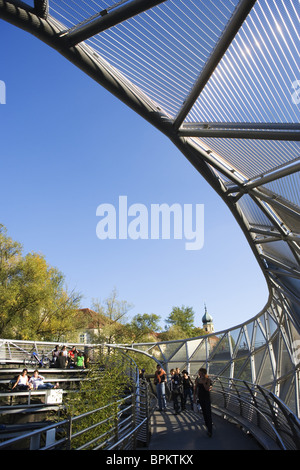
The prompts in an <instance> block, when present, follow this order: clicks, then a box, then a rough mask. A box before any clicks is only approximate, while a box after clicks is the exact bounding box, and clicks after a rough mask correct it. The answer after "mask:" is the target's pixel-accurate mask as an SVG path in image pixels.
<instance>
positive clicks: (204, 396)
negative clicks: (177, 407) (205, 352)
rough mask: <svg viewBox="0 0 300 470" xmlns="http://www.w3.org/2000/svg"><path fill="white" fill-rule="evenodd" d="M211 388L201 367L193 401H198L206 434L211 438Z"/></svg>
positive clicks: (204, 370) (210, 382)
mask: <svg viewBox="0 0 300 470" xmlns="http://www.w3.org/2000/svg"><path fill="white" fill-rule="evenodd" d="M211 388H212V381H211V379H210V378H209V376H208V375H207V370H206V369H204V368H203V367H202V368H201V369H199V372H198V377H197V378H196V380H195V387H194V401H195V400H196V399H198V403H199V404H200V406H201V410H202V413H203V418H204V422H205V425H206V427H207V434H208V435H209V437H211V436H212V416H211V401H210V391H211Z"/></svg>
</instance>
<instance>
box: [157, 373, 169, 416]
mask: <svg viewBox="0 0 300 470" xmlns="http://www.w3.org/2000/svg"><path fill="white" fill-rule="evenodd" d="M154 384H155V385H156V393H157V399H158V408H159V411H165V410H166V408H167V403H166V373H165V371H164V370H163V368H162V367H161V365H160V364H157V366H156V371H155V376H154Z"/></svg>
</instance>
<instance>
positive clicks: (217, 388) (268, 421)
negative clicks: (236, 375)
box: [211, 377, 300, 450]
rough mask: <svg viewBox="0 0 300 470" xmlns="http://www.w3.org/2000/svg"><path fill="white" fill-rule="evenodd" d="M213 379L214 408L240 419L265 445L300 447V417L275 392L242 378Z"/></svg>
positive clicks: (283, 448) (223, 413) (290, 448)
mask: <svg viewBox="0 0 300 470" xmlns="http://www.w3.org/2000/svg"><path fill="white" fill-rule="evenodd" d="M212 379H213V381H214V383H213V388H212V392H211V399H212V407H213V409H214V410H216V411H220V412H221V413H222V415H223V416H224V417H228V418H230V419H232V420H233V421H235V422H238V423H239V424H240V425H241V426H243V427H244V428H245V429H246V430H248V431H249V432H250V433H251V434H252V435H253V436H254V437H255V438H256V439H257V440H258V441H259V442H260V443H261V445H262V446H263V447H264V448H266V449H281V450H297V449H298V450H299V449H300V420H299V419H298V418H297V417H296V416H295V415H294V414H293V413H292V412H291V411H290V410H289V409H288V408H287V406H286V405H285V404H284V403H283V402H282V401H281V400H280V399H279V398H278V397H276V396H275V395H274V394H273V393H272V392H270V391H268V390H266V389H264V388H262V387H260V386H259V385H255V384H250V383H248V382H245V381H242V380H237V379H230V378H226V377H212Z"/></svg>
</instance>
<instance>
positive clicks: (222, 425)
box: [148, 408, 262, 451]
mask: <svg viewBox="0 0 300 470" xmlns="http://www.w3.org/2000/svg"><path fill="white" fill-rule="evenodd" d="M151 431H152V436H151V440H150V444H149V447H148V449H149V450H177V451H180V450H195V451H196V450H261V449H262V448H261V447H260V446H259V444H258V443H257V442H256V440H255V439H254V438H253V437H251V436H250V435H248V434H245V433H244V432H243V431H242V430H241V429H240V428H239V427H237V426H235V425H234V424H232V423H229V422H228V421H226V420H224V419H223V418H222V417H219V416H217V415H215V414H213V436H212V437H208V436H207V434H206V428H205V425H204V421H203V417H202V414H201V413H197V412H194V411H189V410H187V411H183V412H182V413H180V414H179V415H175V414H174V412H173V410H172V409H171V408H169V409H168V410H167V411H166V412H159V411H155V413H154V415H153V416H152V429H151Z"/></svg>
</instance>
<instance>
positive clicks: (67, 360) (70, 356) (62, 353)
mask: <svg viewBox="0 0 300 470" xmlns="http://www.w3.org/2000/svg"><path fill="white" fill-rule="evenodd" d="M51 362H52V365H53V367H56V368H58V369H65V368H66V367H78V368H80V369H85V368H86V358H85V356H84V354H83V353H82V352H81V351H77V349H76V347H75V346H73V347H72V348H71V349H70V350H69V351H68V350H67V347H66V346H63V347H62V348H61V349H59V346H55V348H54V350H53V351H52V361H51Z"/></svg>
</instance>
